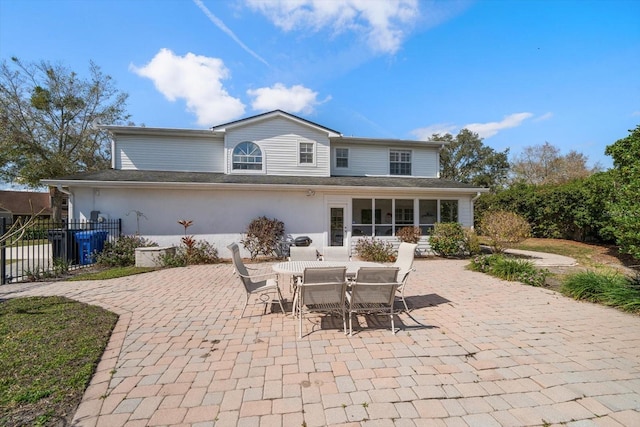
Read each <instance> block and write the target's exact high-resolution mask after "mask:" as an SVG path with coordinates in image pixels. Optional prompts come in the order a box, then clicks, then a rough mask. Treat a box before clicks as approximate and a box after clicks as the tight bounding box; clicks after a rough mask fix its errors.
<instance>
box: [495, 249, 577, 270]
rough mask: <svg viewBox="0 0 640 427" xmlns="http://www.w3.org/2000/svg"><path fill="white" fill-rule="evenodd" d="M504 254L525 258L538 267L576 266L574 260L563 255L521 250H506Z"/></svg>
mask: <svg viewBox="0 0 640 427" xmlns="http://www.w3.org/2000/svg"><path fill="white" fill-rule="evenodd" d="M505 252H506V253H508V254H514V255H520V256H523V257H526V259H527V260H528V261H531V262H533V263H534V264H535V265H537V266H538V267H571V266H573V265H576V264H577V262H576V260H575V259H574V258H571V257H568V256H564V255H557V254H550V253H546V252H534V251H524V250H521V249H506V250H505Z"/></svg>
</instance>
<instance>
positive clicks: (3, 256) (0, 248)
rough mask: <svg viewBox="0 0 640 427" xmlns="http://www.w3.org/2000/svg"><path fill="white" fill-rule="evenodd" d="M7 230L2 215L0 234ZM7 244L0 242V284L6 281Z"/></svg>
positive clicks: (2, 234) (5, 221)
mask: <svg viewBox="0 0 640 427" xmlns="http://www.w3.org/2000/svg"><path fill="white" fill-rule="evenodd" d="M6 232H7V218H5V217H2V225H0V236H4V233H6ZM6 250H7V246H6V245H5V243H4V242H3V243H0V285H4V284H5V283H7V252H6Z"/></svg>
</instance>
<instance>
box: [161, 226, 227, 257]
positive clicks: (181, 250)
mask: <svg viewBox="0 0 640 427" xmlns="http://www.w3.org/2000/svg"><path fill="white" fill-rule="evenodd" d="M178 224H180V225H182V226H183V227H184V237H183V238H182V239H180V242H181V244H180V246H179V247H178V248H176V251H175V253H165V254H164V255H162V256H161V257H160V262H161V264H162V265H163V266H164V267H185V266H187V265H192V264H215V263H218V262H220V258H219V257H218V250H217V249H216V248H215V247H214V246H213V245H212V244H211V243H209V242H207V241H206V240H197V239H196V238H195V237H193V236H188V235H187V229H188V228H189V227H190V226H191V225H193V221H191V220H186V219H181V220H180V221H178Z"/></svg>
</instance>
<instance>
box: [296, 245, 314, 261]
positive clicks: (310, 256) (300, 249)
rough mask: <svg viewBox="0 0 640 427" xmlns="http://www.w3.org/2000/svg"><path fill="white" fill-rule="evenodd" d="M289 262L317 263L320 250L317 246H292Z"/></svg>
mask: <svg viewBox="0 0 640 427" xmlns="http://www.w3.org/2000/svg"><path fill="white" fill-rule="evenodd" d="M289 249H290V252H289V261H317V260H318V249H317V248H316V247H315V246H292V247H291V248H289Z"/></svg>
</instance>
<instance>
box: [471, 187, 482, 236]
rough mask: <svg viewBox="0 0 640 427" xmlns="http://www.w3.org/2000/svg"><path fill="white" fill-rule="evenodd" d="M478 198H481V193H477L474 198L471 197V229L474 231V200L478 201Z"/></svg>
mask: <svg viewBox="0 0 640 427" xmlns="http://www.w3.org/2000/svg"><path fill="white" fill-rule="evenodd" d="M480 196H482V193H481V192H479V191H478V192H477V193H476V195H475V196H473V198H472V199H471V229H472V230H473V229H475V226H474V225H475V222H476V218H475V217H476V213H475V206H474V204H475V202H476V200H478V199H479V198H480Z"/></svg>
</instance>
